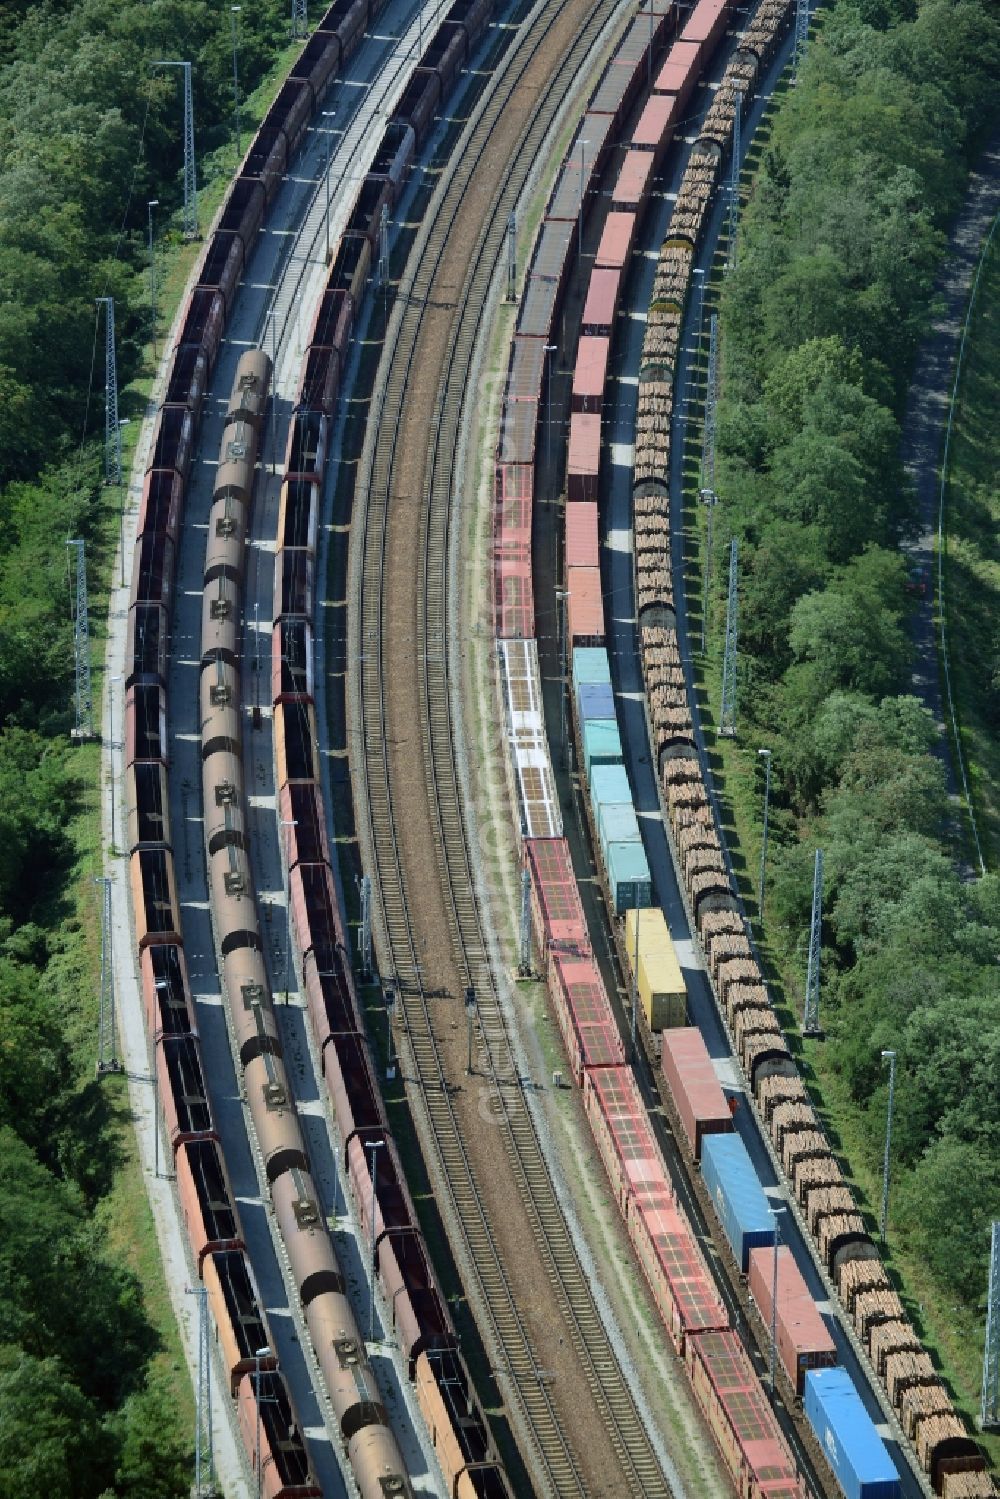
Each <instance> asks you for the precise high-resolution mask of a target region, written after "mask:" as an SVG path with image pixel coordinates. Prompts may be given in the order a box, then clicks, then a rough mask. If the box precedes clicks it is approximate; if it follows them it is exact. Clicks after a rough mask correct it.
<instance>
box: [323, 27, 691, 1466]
mask: <svg viewBox="0 0 1000 1499" xmlns="http://www.w3.org/2000/svg"><path fill="white" fill-rule="evenodd" d="M561 9H562V6H561V3H560V0H548V3H543V4H541V5H539V6H538V7H537V8H536V10H535V12H534V13H533V16H532V18H531V20H530V21H529V22H528V23H527V24H526V25H525V27H524V29H523V32H522V35H521V36H520V38H519V39H518V41H517V42H516V43H515V44H514V47H513V49H512V51H511V54H510V56H509V58H508V61H507V65H506V68H505V70H504V72H503V74H502V75H500V76H498V77H496V78H495V79H494V80H493V81H492V86H490V87H489V88H488V89H487V91H486V92H485V93H484V95H483V97H482V99H481V102H480V105H479V107H478V110H477V116H476V117H474V119H473V121H472V122H470V126H469V129H468V132H467V138H466V140H464V141H463V143H462V146H461V148H460V149H459V150H457V151H456V152H455V153H453V156H452V165H451V167H450V168H449V169H448V170H447V171H446V173H445V174H444V176H443V178H442V181H441V183H440V184H439V187H438V189H437V191H436V193H435V196H434V199H433V200H432V203H431V205H430V208H429V210H428V214H427V218H426V220H425V226H424V229H423V231H422V234H421V236H420V239H419V240H418V243H417V245H416V247H415V249H414V252H413V254H412V255H411V258H410V262H409V265H410V267H411V268H410V269H409V270H408V272H407V275H406V277H405V278H404V281H403V283H402V285H401V287H400V291H399V295H398V297H397V304H396V312H395V314H394V318H393V325H392V326H391V328H390V337H389V340H388V341H387V348H386V350H385V351H384V354H383V364H382V368H381V369H380V373H379V381H378V383H377V388H376V395H375V399H374V401H373V406H372V419H371V420H370V421H369V434H368V440H367V441H366V448H365V455H364V457H363V459H362V464H361V472H360V475H359V481H358V485H357V490H356V501H355V528H356V529H357V531H358V532H359V534H360V537H361V538H362V539H363V547H364V551H363V561H362V565H361V567H362V575H361V608H360V640H359V639H358V632H357V630H355V632H354V644H353V647H352V650H351V656H352V658H353V660H354V661H355V662H357V663H358V665H357V667H356V669H355V671H354V673H353V684H354V688H355V697H354V700H353V708H354V711H355V714H356V715H357V716H356V719H355V721H356V722H360V723H361V724H363V750H362V751H361V752H360V753H359V754H358V755H357V757H356V765H355V770H356V772H357V774H358V776H359V780H358V782H357V789H358V794H359V800H360V805H361V809H362V810H361V811H360V812H359V824H360V831H361V835H362V844H363V846H364V844H365V842H366V839H367V844H368V847H367V849H366V850H365V853H366V863H368V865H369V867H372V868H373V871H374V873H375V875H376V880H375V888H376V930H377V935H378V936H379V938H380V943H381V948H382V952H383V958H384V960H385V965H386V967H387V968H389V969H391V971H392V972H393V973H394V975H395V979H396V982H397V984H398V988H399V994H400V1001H401V1006H402V1009H403V1014H404V1019H405V1025H406V1034H407V1039H408V1042H409V1046H410V1048H411V1052H412V1061H413V1065H414V1069H415V1072H416V1076H417V1078H418V1079H419V1082H420V1085H421V1090H422V1100H423V1106H424V1108H425V1109H426V1115H427V1121H428V1125H429V1129H430V1132H431V1135H432V1138H433V1144H434V1149H435V1152H436V1154H437V1158H438V1163H439V1166H440V1176H441V1179H442V1180H443V1181H444V1182H445V1183H446V1184H447V1190H448V1192H449V1194H450V1196H451V1199H452V1204H451V1205H452V1209H453V1212H452V1219H453V1221H456V1222H457V1223H458V1224H459V1225H460V1233H461V1238H462V1245H461V1247H462V1250H463V1253H462V1256H461V1257H462V1259H463V1261H464V1263H465V1265H466V1266H467V1267H471V1268H472V1272H473V1274H474V1276H475V1278H476V1280H477V1281H478V1289H479V1292H480V1304H481V1305H483V1306H484V1307H485V1309H486V1316H487V1318H488V1322H489V1324H490V1331H491V1333H492V1337H491V1338H489V1339H488V1340H487V1342H488V1344H489V1343H491V1344H492V1346H493V1348H494V1349H502V1350H503V1358H504V1363H505V1371H504V1372H506V1373H508V1374H509V1376H510V1381H509V1388H510V1390H511V1395H512V1397H515V1396H516V1399H517V1400H518V1401H519V1402H520V1406H521V1409H520V1411H519V1412H518V1411H512V1417H514V1419H515V1420H517V1418H518V1417H520V1419H519V1420H518V1425H519V1426H520V1429H521V1432H522V1435H523V1434H524V1433H525V1432H527V1433H528V1437H529V1442H530V1447H531V1449H532V1451H533V1453H534V1467H535V1471H536V1472H540V1473H543V1474H544V1477H545V1483H546V1486H547V1488H548V1490H549V1491H550V1492H551V1493H554V1494H557V1495H560V1496H562V1495H570V1494H581V1493H586V1492H587V1487H586V1482H585V1478H584V1474H583V1471H582V1468H581V1463H580V1461H579V1458H578V1456H577V1454H576V1453H575V1452H574V1448H573V1443H572V1439H571V1437H570V1435H569V1434H568V1432H567V1431H566V1430H565V1427H564V1424H563V1420H562V1417H561V1413H560V1412H559V1411H558V1409H557V1407H556V1404H555V1402H554V1400H553V1396H552V1392H551V1390H550V1388H549V1386H548V1384H547V1382H546V1379H545V1378H544V1371H542V1370H541V1369H540V1364H539V1352H540V1350H538V1349H536V1348H534V1347H533V1346H532V1340H531V1336H530V1333H529V1331H528V1329H527V1327H526V1325H525V1320H524V1317H523V1315H522V1312H521V1309H520V1307H519V1305H518V1300H517V1297H516V1295H515V1293H514V1289H513V1287H512V1284H511V1280H510V1276H509V1273H508V1270H507V1267H506V1266H505V1264H504V1262H503V1259H502V1257H501V1255H500V1252H499V1250H498V1247H497V1245H496V1243H495V1239H494V1234H493V1233H492V1231H491V1225H490V1220H489V1216H488V1210H487V1204H486V1199H485V1196H484V1192H483V1188H482V1185H481V1182H480V1181H479V1179H478V1178H477V1174H476V1171H475V1169H474V1165H473V1162H472V1160H471V1159H470V1156H469V1153H468V1151H467V1149H466V1145H465V1142H464V1140H463V1138H462V1133H461V1130H460V1127H459V1124H458V1120H457V1118H456V1113H455V1108H454V1102H453V1099H452V1096H451V1086H450V1084H449V1081H448V1076H447V1073H446V1069H445V1066H444V1063H443V1059H442V1055H441V1051H440V1048H439V1043H438V1041H437V1039H436V1036H435V1031H434V1026H433V1023H432V1014H431V1004H430V1003H429V996H428V994H427V993H426V990H425V985H424V981H423V975H422V971H421V961H420V953H419V951H418V948H417V944H416V941H415V936H414V930H413V925H412V922H411V915H410V910H409V905H408V891H407V885H406V878H405V875H404V868H403V860H402V858H401V854H400V823H399V819H400V816H401V813H402V811H403V810H404V808H403V806H402V803H401V799H400V797H399V795H398V788H397V787H396V786H395V785H394V784H393V778H392V776H391V774H390V754H389V734H388V729H387V704H386V694H385V672H384V669H383V668H384V665H385V660H386V653H387V651H388V649H389V639H390V634H391V628H390V626H389V622H388V619H387V616H386V610H387V594H388V590H387V589H386V587H385V573H386V548H387V529H388V517H389V507H390V497H391V496H392V495H393V492H394V476H395V474H396V471H397V465H398V463H399V459H400V455H399V451H398V436H399V431H400V425H401V420H402V417H403V413H404V411H405V410H406V407H407V403H408V401H410V400H412V399H414V390H415V385H416V378H415V377H416V368H415V365H414V357H415V354H416V350H417V345H418V340H419V338H420V335H421V331H422V329H423V328H424V324H425V319H426V317H427V315H428V309H429V308H430V307H432V306H434V305H435V303H436V302H437V303H438V305H440V298H435V296H434V295H433V293H434V287H435V282H436V278H437V276H438V273H439V271H440V268H441V265H442V261H443V257H444V253H445V247H446V244H447V243H448V241H449V236H450V235H451V233H452V231H453V229H454V226H455V223H456V219H457V216H458V213H459V210H460V207H461V205H462V203H463V200H464V199H466V197H467V195H468V194H469V193H470V192H473V191H474V190H475V187H476V174H477V172H478V171H481V168H482V164H483V161H484V155H485V152H486V149H487V146H488V143H489V142H490V140H491V137H492V136H493V135H494V133H495V132H496V130H497V127H498V124H499V122H500V120H501V117H502V116H503V113H504V110H505V109H506V108H507V107H508V106H509V105H510V104H511V101H512V100H513V99H514V97H515V94H516V91H517V89H518V87H519V85H521V84H522V82H523V80H524V79H525V75H526V73H527V71H528V69H529V67H530V65H531V63H532V61H533V59H534V58H535V56H536V54H537V52H538V49H539V47H540V46H541V44H542V42H543V40H544V38H545V36H546V35H547V33H548V32H549V30H550V29H551V28H552V26H553V24H554V21H555V18H556V16H557V15H558V13H559V11H560V10H561ZM614 9H615V5H614V0H596V3H594V4H592V5H591V6H590V7H589V8H588V9H587V11H586V12H585V13H584V15H583V16H582V18H581V21H580V25H579V27H578V30H577V35H576V38H575V41H574V43H573V45H572V46H571V47H570V49H569V50H568V52H567V54H566V55H565V57H564V59H563V62H562V65H561V66H560V67H559V68H558V69H557V71H556V73H555V75H554V76H553V77H551V78H550V79H549V80H548V81H547V82H546V84H545V85H544V86H543V88H542V89H541V90H540V91H539V92H538V94H537V98H534V99H532V101H531V107H529V108H528V109H527V110H526V111H525V120H524V123H523V125H522V127H521V131H520V138H519V139H518V141H517V143H516V145H514V146H513V148H512V149H511V150H510V153H509V158H508V159H509V162H510V169H509V171H508V172H507V173H506V175H503V176H502V181H501V180H494V181H493V182H491V183H490V201H489V202H488V203H487V204H485V205H484V207H483V210H482V216H481V218H480V225H481V228H480V232H479V235H478V239H477V241H476V243H475V245H474V246H473V248H472V250H471V254H470V255H469V257H468V260H467V268H466V272H465V279H464V283H463V284H462V286H461V290H460V292H459V294H458V296H457V298H456V299H455V307H454V316H453V319H452V327H451V333H450V337H449V339H448V346H447V349H448V352H447V355H446V358H445V361H444V365H443V369H442V373H441V378H440V382H439V384H438V388H437V394H436V399H435V407H434V413H433V419H432V421H431V423H430V429H429V434H428V439H427V451H426V461H425V468H424V474H425V477H424V485H423V490H422V493H421V495H420V496H419V503H420V505H421V542H420V548H419V557H418V558H417V559H416V566H417V567H418V568H419V569H420V585H421V586H420V587H419V588H418V589H417V618H416V642H415V654H416V657H417V659H418V660H419V663H420V681H419V701H420V720H421V722H420V730H421V742H422V749H423V761H424V766H423V769H424V792H425V795H426V798H427V803H428V805H429V807H430V810H431V818H432V826H433V830H434V835H435V842H436V853H437V859H438V864H439V870H440V875H441V881H442V888H443V890H444V892H445V905H446V916H447V924H448V935H449V937H450V941H451V948H452V952H453V954H454V958H455V962H456V964H457V967H458V970H459V972H460V974H461V976H462V979H463V980H464V982H465V983H466V984H468V985H471V986H473V988H474V989H475V994H476V1001H477V1015H478V1024H479V1028H480V1033H481V1045H480V1054H479V1060H480V1065H481V1068H482V1070H483V1072H484V1073H485V1075H486V1077H487V1079H488V1082H489V1084H490V1101H491V1106H492V1113H493V1115H494V1118H495V1122H496V1123H497V1124H498V1125H499V1127H500V1133H501V1135H502V1137H503V1139H504V1144H505V1148H506V1151H507V1155H508V1158H509V1160H510V1162H511V1166H512V1170H513V1175H514V1178H515V1181H516V1183H517V1185H518V1188H519V1190H520V1193H521V1196H522V1200H523V1202H524V1203H525V1204H526V1208H527V1212H528V1215H529V1220H530V1222H531V1225H532V1229H533V1232H534V1234H535V1237H536V1239H537V1241H538V1243H539V1244H540V1246H541V1249H542V1256H543V1261H544V1263H545V1266H546V1269H547V1273H548V1276H549V1280H550V1285H551V1288H552V1293H553V1295H554V1298H555V1300H556V1302H557V1304H558V1306H559V1308H560V1310H561V1312H562V1317H563V1321H564V1323H565V1324H566V1325H567V1327H568V1329H569V1331H570V1334H571V1336H572V1340H573V1345H574V1349H575V1352H576V1356H577V1358H578V1360H579V1365H580V1368H581V1369H582V1370H583V1372H584V1373H585V1377H586V1379H587V1382H588V1384H589V1387H590V1390H591V1392H592V1394H593V1398H594V1401H595V1404H596V1405H597V1408H598V1409H599V1411H600V1413H601V1416H602V1418H603V1420H604V1424H605V1427H606V1429H607V1433H608V1436H609V1439H610V1442H611V1445H612V1447H613V1450H614V1452H615V1454H616V1456H617V1459H618V1462H619V1464H620V1466H621V1470H622V1472H623V1473H624V1475H625V1477H626V1482H627V1484H628V1491H629V1492H631V1493H635V1494H637V1495H638V1494H641V1495H644V1496H646V1495H650V1496H652V1495H660V1494H662V1495H666V1494H668V1493H669V1492H670V1490H669V1487H668V1485H667V1483H666V1481H665V1479H664V1477H663V1474H662V1471H661V1468H660V1464H659V1462H658V1460H657V1457H656V1454H655V1451H654V1449H653V1447H652V1444H651V1443H650V1440H649V1437H648V1435H647V1433H646V1430H645V1428H644V1426H643V1423H642V1421H641V1418H640V1416H639V1413H638V1411H637V1409H636V1406H635V1403H634V1400H633V1398H632V1394H631V1390H630V1388H629V1386H628V1383H627V1382H626V1379H625V1377H624V1375H623V1373H622V1370H621V1368H620V1366H619V1362H618V1359H617V1357H616V1355H615V1352H614V1350H613V1348H612V1347H611V1344H610V1340H609V1338H608V1335H607V1333H606V1331H605V1328H604V1325H603V1323H602V1321H601V1318H600V1315H599V1313H598V1311H597V1307H596V1305H595V1302H594V1298H593V1295H592V1293H591V1288H590V1284H589V1282H588V1280H587V1277H586V1276H585V1274H584V1272H583V1269H582V1267H581V1265H580V1262H579V1258H578V1256H577V1253H576V1249H575V1246H574V1244H573V1241H572V1237H571V1235H570V1231H569V1228H568V1226H567V1224H566V1220H565V1218H564V1215H563V1213H562V1210H561V1208H560V1205H559V1202H558V1199H557V1195H556V1191H555V1187H554V1184H553V1181H552V1178H551V1176H550V1173H549V1170H548V1167H547V1165H546V1162H545V1159H544V1156H543V1153H542V1148H541V1144H540V1141H539V1139H538V1136H537V1133H536V1130H535V1126H534V1123H533V1120H532V1118H531V1115H530V1113H529V1110H528V1108H527V1106H526V1103H525V1100H524V1096H523V1092H522V1085H521V1080H520V1078H519V1074H518V1069H517V1066H516V1062H515V1058H514V1054H513V1049H512V1046H511V1043H510V1038H509V1036H508V1033H507V1026H506V1021H505V1017H504V1014H503V1010H502V1007H501V1004H500V999H499V996H498V993H497V991H496V988H495V985H494V981H493V974H492V970H491V965H490V961H489V956H488V952H487V946H486V940H485V936H484V931H483V924H482V918H481V913H480V911H479V907H478V903H477V900H476V896H475V879H474V873H473V868H472V859H471V856H470V850H469V847H468V842H467V838H466V831H465V823H464V818H463V811H462V799H461V794H460V790H459V785H458V774H457V768H456V755H455V727H454V724H453V720H452V709H451V702H450V697H449V685H448V652H447V641H448V624H449V603H450V600H449V595H448V543H449V530H450V526H451V524H452V521H453V518H454V513H455V508H454V507H455V495H454V479H455V472H456V460H457V449H458V439H459V427H460V421H461V413H462V406H463V400H464V397H465V393H466V389H467V384H468V380H469V375H470V370H471V364H472V355H473V347H474V344H475V340H476V336H477V334H478V332H479V329H480V326H481V322H482V318H483V314H484V310H485V305H486V301H487V297H488V294H489V290H490V286H491V282H492V279H493V277H494V275H495V274H496V271H497V266H498V262H499V257H500V252H501V249H502V245H503V237H504V232H505V228H506V223H507V217H508V214H509V212H510V211H511V210H512V209H513V207H514V206H515V204H516V202H517V200H518V197H519V195H520V193H521V191H522V190H523V187H524V185H525V182H526V180H527V178H528V175H529V173H530V171H531V169H532V167H533V165H534V163H535V161H536V160H537V156H538V153H539V151H540V149H541V147H542V143H543V141H544V139H545V137H546V134H547V132H548V130H549V128H550V127H551V125H552V123H553V121H554V120H555V119H556V117H557V115H558V112H559V110H560V107H561V106H562V104H563V103H564V101H565V100H566V98H567V95H568V94H569V91H570V89H571V88H572V86H573V83H574V81H575V79H576V78H577V77H578V76H579V74H580V71H581V67H582V64H583V61H584V59H585V58H586V56H587V54H588V52H589V51H590V49H591V48H592V46H593V45H594V43H595V41H596V40H597V38H598V37H599V35H600V33H601V31H602V29H603V28H604V27H605V26H606V25H607V23H608V21H609V20H610V18H611V17H612V15H613V12H614ZM420 377H421V379H422V380H423V379H426V378H427V371H426V369H423V368H422V369H421V370H420ZM361 641H363V650H362V649H361V648H360V642H361ZM411 788H412V783H411Z"/></svg>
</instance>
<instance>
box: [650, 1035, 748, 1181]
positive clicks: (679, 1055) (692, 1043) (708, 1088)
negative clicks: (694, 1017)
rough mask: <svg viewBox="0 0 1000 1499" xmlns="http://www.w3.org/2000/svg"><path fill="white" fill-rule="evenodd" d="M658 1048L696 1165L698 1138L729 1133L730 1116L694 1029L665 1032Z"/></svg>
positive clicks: (706, 1051) (708, 1058)
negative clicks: (660, 1049)
mask: <svg viewBox="0 0 1000 1499" xmlns="http://www.w3.org/2000/svg"><path fill="white" fill-rule="evenodd" d="M662 1046H663V1049H662V1053H661V1062H662V1065H663V1077H664V1080H665V1082H666V1084H667V1087H668V1088H669V1089H670V1093H671V1096H672V1098H673V1100H674V1107H675V1108H676V1109H677V1113H678V1115H679V1116H680V1121H681V1126H682V1128H683V1130H684V1134H685V1136H686V1137H687V1142H688V1146H689V1148H690V1150H691V1154H692V1155H693V1156H694V1158H695V1160H696V1161H697V1160H699V1159H700V1158H701V1142H702V1137H703V1136H704V1135H708V1134H727V1133H729V1131H731V1130H732V1127H733V1116H732V1114H731V1113H730V1111H729V1104H728V1103H727V1102H726V1095H725V1094H724V1093H723V1091H722V1088H721V1087H720V1085H719V1079H718V1078H717V1076H716V1074H715V1068H714V1066H713V1065H712V1058H711V1057H710V1056H709V1054H708V1048H707V1047H706V1045H705V1042H704V1040H703V1039H702V1034H701V1031H700V1030H699V1029H698V1027H697V1026H695V1025H689V1026H683V1027H682V1028H681V1029H679V1030H665V1031H664V1032H663V1034H662Z"/></svg>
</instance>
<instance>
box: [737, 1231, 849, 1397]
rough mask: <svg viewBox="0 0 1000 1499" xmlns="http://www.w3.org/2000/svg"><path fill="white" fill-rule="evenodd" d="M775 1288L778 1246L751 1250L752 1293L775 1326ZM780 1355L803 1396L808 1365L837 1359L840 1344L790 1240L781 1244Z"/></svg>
mask: <svg viewBox="0 0 1000 1499" xmlns="http://www.w3.org/2000/svg"><path fill="white" fill-rule="evenodd" d="M773 1288H774V1249H773V1248H769V1247H766V1246H765V1247H764V1248H759V1249H751V1251H750V1295H751V1296H752V1297H753V1299H754V1301H755V1302H756V1303H757V1310H758V1311H759V1312H760V1315H761V1317H762V1319H763V1322H764V1326H765V1327H768V1328H769V1327H770V1326H771V1307H772V1296H771V1292H772V1290H773ZM775 1327H776V1331H777V1343H778V1357H779V1358H780V1359H781V1366H782V1368H783V1369H784V1371H785V1373H786V1374H787V1375H788V1378H789V1380H790V1381H791V1385H792V1389H793V1390H794V1391H795V1393H796V1395H797V1396H798V1397H799V1399H801V1398H802V1391H803V1386H804V1384H805V1378H806V1370H807V1369H821V1368H824V1367H825V1366H827V1365H829V1364H835V1363H836V1362H837V1348H836V1345H835V1343H834V1341H833V1338H832V1337H831V1336H830V1331H829V1328H828V1327H827V1325H826V1323H825V1322H824V1321H823V1318H822V1317H821V1315H820V1313H819V1309H818V1308H817V1306H816V1303H815V1301H814V1300H813V1298H812V1296H811V1295H810V1294H809V1287H808V1286H807V1285H806V1283H805V1281H804V1279H803V1278H802V1272H801V1270H800V1269H799V1267H798V1265H797V1264H796V1263H795V1259H794V1257H793V1255H792V1251H791V1250H790V1249H789V1248H788V1246H787V1244H782V1245H781V1246H780V1247H779V1248H778V1312H777V1317H776V1318H775Z"/></svg>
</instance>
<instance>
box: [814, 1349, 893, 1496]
mask: <svg viewBox="0 0 1000 1499" xmlns="http://www.w3.org/2000/svg"><path fill="white" fill-rule="evenodd" d="M804 1403H805V1413H806V1420H807V1421H808V1422H809V1425H810V1426H811V1427H812V1429H813V1431H814V1432H815V1433H816V1440H817V1441H818V1442H819V1445H820V1446H821V1447H822V1449H823V1455H824V1457H825V1458H826V1460H827V1462H828V1463H829V1464H830V1467H831V1468H832V1469H833V1474H834V1477H835V1478H836V1480H837V1482H838V1483H839V1484H840V1487H841V1488H842V1489H843V1491H844V1494H845V1496H846V1499H899V1495H900V1492H901V1490H900V1483H899V1474H898V1473H897V1472H896V1469H895V1467H894V1466H893V1462H892V1459H891V1458H890V1456H889V1454H888V1452H887V1451H886V1449H885V1443H884V1442H883V1441H882V1438H881V1437H880V1436H879V1434H878V1432H877V1431H876V1430H875V1425H874V1422H873V1421H872V1419H871V1417H870V1416H869V1414H868V1412H867V1411H866V1410H865V1407H864V1404H863V1402H862V1400H861V1397H860V1395H859V1394H858V1392H857V1390H856V1389H855V1388H854V1383H853V1381H852V1379H851V1377H850V1375H849V1374H848V1372H847V1370H846V1369H842V1368H840V1367H839V1366H838V1367H837V1368H836V1369H810V1370H809V1371H808V1373H807V1374H806V1378H805V1402H804Z"/></svg>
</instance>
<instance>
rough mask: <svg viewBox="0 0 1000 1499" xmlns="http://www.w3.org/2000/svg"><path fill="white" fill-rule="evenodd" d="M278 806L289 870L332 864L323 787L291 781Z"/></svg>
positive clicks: (286, 786) (311, 783) (281, 791)
mask: <svg viewBox="0 0 1000 1499" xmlns="http://www.w3.org/2000/svg"><path fill="white" fill-rule="evenodd" d="M278 807H279V812H280V817H281V830H282V832H283V833H284V835H285V856H286V859H287V861H288V868H289V869H290V870H291V869H294V868H295V866H296V864H329V863H330V845H329V843H328V842H327V836H326V818H325V817H324V815H323V798H322V796H321V794H320V790H319V787H318V786H317V785H315V784H314V783H313V782H312V781H289V782H288V783H287V784H286V785H284V786H282V788H281V790H280V792H279V793H278Z"/></svg>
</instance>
